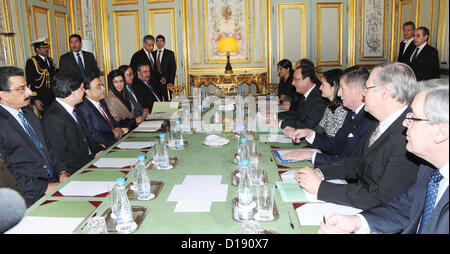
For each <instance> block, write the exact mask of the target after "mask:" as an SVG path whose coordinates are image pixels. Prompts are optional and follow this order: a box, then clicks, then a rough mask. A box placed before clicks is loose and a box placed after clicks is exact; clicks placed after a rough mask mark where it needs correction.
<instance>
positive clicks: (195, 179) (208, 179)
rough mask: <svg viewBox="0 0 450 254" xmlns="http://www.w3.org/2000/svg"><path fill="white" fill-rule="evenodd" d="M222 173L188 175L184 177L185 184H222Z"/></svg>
mask: <svg viewBox="0 0 450 254" xmlns="http://www.w3.org/2000/svg"><path fill="white" fill-rule="evenodd" d="M221 182H222V175H187V176H185V177H184V181H183V185H188V184H192V185H197V184H220V183H221Z"/></svg>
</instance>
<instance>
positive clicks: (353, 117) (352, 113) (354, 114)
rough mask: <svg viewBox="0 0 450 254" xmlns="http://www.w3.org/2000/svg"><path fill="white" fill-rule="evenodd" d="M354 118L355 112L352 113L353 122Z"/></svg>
mask: <svg viewBox="0 0 450 254" xmlns="http://www.w3.org/2000/svg"><path fill="white" fill-rule="evenodd" d="M355 118H356V114H355V112H353V113H352V120H354V119H355Z"/></svg>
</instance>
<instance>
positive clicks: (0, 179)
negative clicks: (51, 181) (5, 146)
mask: <svg viewBox="0 0 450 254" xmlns="http://www.w3.org/2000/svg"><path fill="white" fill-rule="evenodd" d="M0 188H10V189H13V190H15V191H17V192H18V193H19V194H20V196H22V198H23V199H25V194H23V191H22V189H21V188H20V187H19V185H17V182H16V180H15V179H14V176H13V175H12V174H11V172H9V170H8V169H7V168H6V166H5V163H4V162H3V159H2V157H1V155H0ZM25 202H26V200H25ZM26 203H27V207H29V206H30V204H28V202H26Z"/></svg>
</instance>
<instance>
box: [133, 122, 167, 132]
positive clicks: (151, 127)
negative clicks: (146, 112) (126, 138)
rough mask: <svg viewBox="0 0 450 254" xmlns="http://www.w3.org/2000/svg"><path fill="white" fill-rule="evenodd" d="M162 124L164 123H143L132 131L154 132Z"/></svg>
mask: <svg viewBox="0 0 450 254" xmlns="http://www.w3.org/2000/svg"><path fill="white" fill-rule="evenodd" d="M163 123H164V121H144V122H143V123H141V124H140V125H139V126H138V127H137V128H136V129H134V130H135V131H137V132H156V131H157V130H159V129H160V128H161V125H162V124H163Z"/></svg>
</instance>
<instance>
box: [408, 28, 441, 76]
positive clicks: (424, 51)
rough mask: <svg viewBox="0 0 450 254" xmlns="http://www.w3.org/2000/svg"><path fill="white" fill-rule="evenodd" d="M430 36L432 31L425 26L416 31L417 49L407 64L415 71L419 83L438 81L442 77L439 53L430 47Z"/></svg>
mask: <svg viewBox="0 0 450 254" xmlns="http://www.w3.org/2000/svg"><path fill="white" fill-rule="evenodd" d="M429 35H430V31H429V30H428V28H426V27H423V26H421V27H418V28H417V29H416V30H415V31H414V45H415V46H416V48H415V50H414V52H413V53H412V55H411V57H410V58H409V59H408V60H409V61H408V62H406V63H407V64H408V65H409V66H411V68H412V69H413V71H414V74H415V75H416V78H417V81H421V80H429V79H436V78H439V77H440V76H441V72H440V69H439V68H440V67H439V56H438V51H437V49H435V48H433V47H432V46H430V45H428V37H429Z"/></svg>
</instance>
